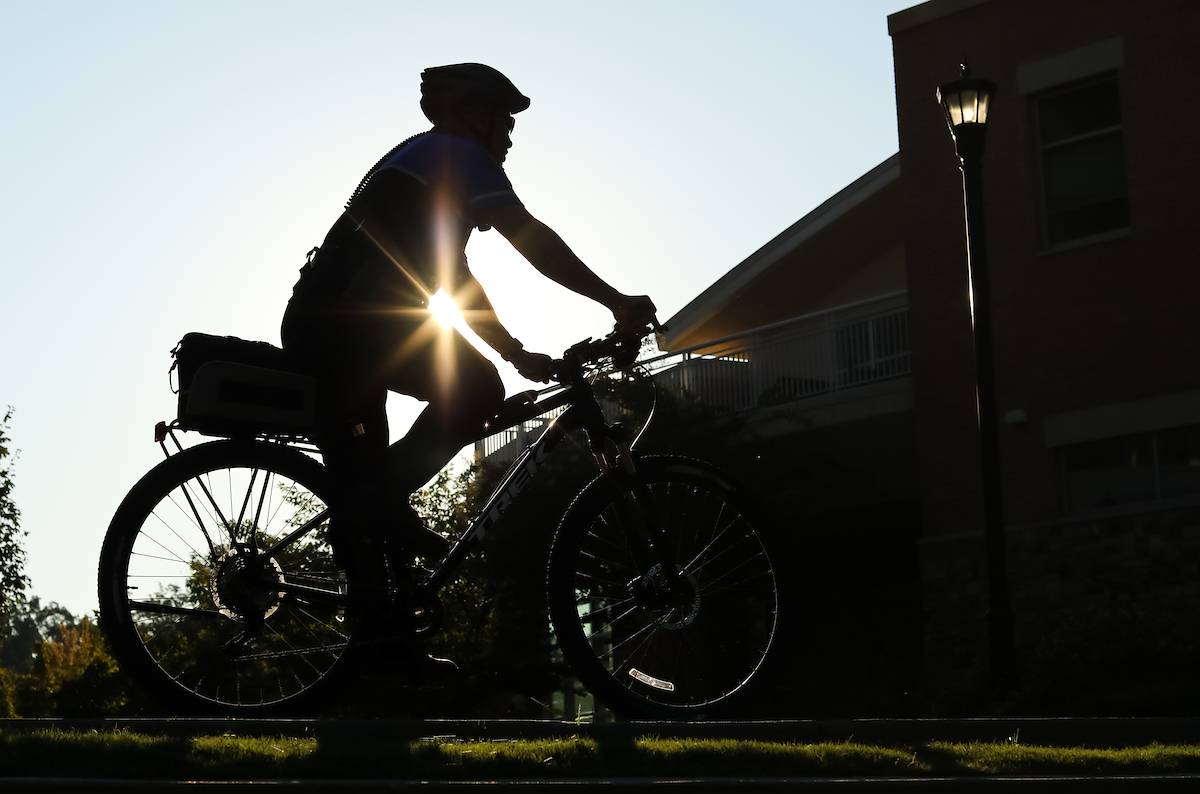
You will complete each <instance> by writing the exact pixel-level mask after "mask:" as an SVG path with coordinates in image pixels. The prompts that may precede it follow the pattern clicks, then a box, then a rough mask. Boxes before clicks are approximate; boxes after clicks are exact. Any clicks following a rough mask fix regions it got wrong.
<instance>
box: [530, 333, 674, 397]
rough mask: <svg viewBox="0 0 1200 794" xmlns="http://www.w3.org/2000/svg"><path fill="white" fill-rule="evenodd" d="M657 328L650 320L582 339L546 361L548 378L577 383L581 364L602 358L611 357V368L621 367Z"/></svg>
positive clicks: (625, 364) (630, 362)
mask: <svg viewBox="0 0 1200 794" xmlns="http://www.w3.org/2000/svg"><path fill="white" fill-rule="evenodd" d="M659 330H663V327H662V326H661V325H659V324H658V323H657V322H651V323H649V324H647V325H646V326H645V327H643V328H642V329H641V330H640V331H638V332H637V333H632V334H631V333H620V332H617V331H613V332H612V333H610V334H608V335H607V336H605V337H603V338H601V339H592V338H591V337H590V336H589V337H588V338H587V339H584V340H583V341H582V342H576V343H575V344H573V345H571V346H570V347H568V348H567V349H566V350H565V351H564V352H563V355H562V358H556V359H554V360H552V361H551V362H550V377H551V378H552V379H553V380H555V381H557V382H559V383H575V382H578V381H580V380H582V378H583V370H584V368H585V367H587V366H588V365H590V364H595V363H597V362H599V361H600V360H602V359H606V358H611V359H612V361H613V366H614V367H615V368H617V369H624V368H625V367H628V366H629V365H630V364H632V363H633V362H634V360H635V359H636V358H637V354H638V350H639V349H641V345H642V339H644V338H645V337H647V336H649V335H650V333H651V332H652V331H659Z"/></svg>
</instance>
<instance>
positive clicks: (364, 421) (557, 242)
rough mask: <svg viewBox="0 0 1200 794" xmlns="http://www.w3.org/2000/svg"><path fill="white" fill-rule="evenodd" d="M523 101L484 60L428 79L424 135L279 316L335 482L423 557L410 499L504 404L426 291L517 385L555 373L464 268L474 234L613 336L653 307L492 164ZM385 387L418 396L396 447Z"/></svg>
mask: <svg viewBox="0 0 1200 794" xmlns="http://www.w3.org/2000/svg"><path fill="white" fill-rule="evenodd" d="M528 107H529V99H528V98H527V97H525V96H524V95H522V94H521V92H520V91H518V90H517V88H516V87H515V86H514V85H513V84H512V82H511V81H509V79H508V78H506V77H505V76H504V75H503V74H501V73H500V72H498V71H496V70H495V69H493V68H491V67H489V66H484V65H483V64H476V63H465V64H455V65H451V66H440V67H434V68H430V69H426V70H425V71H424V72H422V74H421V110H422V111H423V112H424V113H425V115H426V117H428V118H429V120H430V121H431V122H432V123H433V128H432V129H431V130H429V131H427V132H423V133H420V134H419V135H415V136H413V137H412V138H409V139H408V140H406V141H404V142H403V143H401V144H399V145H398V146H396V147H395V148H393V149H392V150H391V151H390V152H388V153H387V154H386V155H384V156H383V158H381V159H380V160H379V162H377V163H376V164H375V166H374V167H373V168H371V170H370V171H368V172H367V174H366V175H365V176H364V177H363V179H362V181H361V182H360V183H359V186H358V188H357V189H356V190H355V191H354V194H353V195H352V196H351V198H350V200H349V201H348V202H347V204H346V210H345V212H343V213H342V215H341V216H340V217H339V218H338V219H337V221H336V222H335V223H334V224H333V226H332V228H330V230H329V233H328V234H327V235H326V237H325V240H324V242H322V244H321V246H320V247H319V248H318V249H316V250H315V256H313V257H311V258H310V262H309V263H308V264H307V265H305V267H304V268H303V269H302V270H301V277H300V280H299V281H298V282H297V283H296V286H295V289H294V291H293V296H292V299H291V301H290V302H289V303H288V307H287V311H286V312H285V314H284V317H283V327H282V337H283V346H284V349H285V350H287V351H289V352H290V353H292V354H293V355H295V356H297V357H299V358H300V359H301V360H303V361H305V362H307V363H308V364H309V365H310V366H311V367H313V368H314V369H315V370H316V371H317V372H318V374H320V375H321V378H320V379H321V381H322V383H323V384H324V387H323V388H324V393H323V394H322V395H321V399H320V405H321V409H320V413H321V418H320V427H319V439H318V443H319V445H320V447H321V450H322V453H323V454H324V457H325V461H326V465H327V466H328V467H329V470H330V472H331V473H332V474H333V475H334V478H335V481H336V482H337V483H338V486H339V487H340V488H342V489H344V491H345V492H346V493H347V494H348V495H349V496H350V497H351V502H353V503H354V504H356V505H358V506H359V507H360V508H361V509H363V510H370V511H371V513H370V515H369V516H367V515H366V514H364V516H363V517H369V519H371V520H383V521H386V522H387V523H389V524H390V525H391V526H394V527H400V528H401V531H402V532H403V533H404V536H405V537H406V538H407V541H406V542H407V543H408V544H409V546H410V548H411V549H412V550H413V551H416V552H417V553H423V554H426V555H428V556H434V555H436V554H437V553H438V552H439V551H441V550H442V549H441V548H440V547H439V544H440V542H441V541H440V537H438V536H436V535H435V534H434V533H432V532H430V531H428V530H425V529H424V528H423V527H421V525H420V522H419V520H417V518H416V516H415V513H414V512H413V511H412V509H411V507H409V504H408V497H409V495H410V494H411V493H412V492H413V491H414V490H416V489H417V488H419V487H420V486H421V485H422V484H424V483H425V482H427V481H428V480H429V479H430V478H431V477H432V476H433V475H434V474H436V473H437V472H438V471H439V470H440V469H441V468H442V467H443V466H445V465H446V463H447V462H449V460H450V459H451V458H452V457H453V456H454V455H455V453H457V452H458V451H459V450H460V449H462V447H463V446H464V445H465V444H467V443H468V442H469V441H471V440H472V439H473V438H475V437H476V436H477V435H478V433H479V432H480V431H481V429H482V427H483V424H484V422H485V421H486V420H488V419H490V418H491V417H492V416H493V415H495V413H496V412H497V410H498V409H499V408H500V405H501V403H502V402H503V400H504V387H503V385H502V384H501V382H500V377H499V375H498V374H497V372H496V368H495V367H494V366H493V365H492V364H491V363H490V362H489V361H488V360H487V359H486V358H484V357H483V356H482V355H481V354H480V353H479V352H478V351H476V350H475V349H474V348H473V347H472V346H471V345H470V344H469V343H467V342H466V340H465V339H463V338H462V337H461V336H460V335H459V334H457V333H456V332H454V331H453V330H440V329H438V328H437V326H436V325H434V324H433V323H432V322H431V317H430V315H429V312H428V309H427V305H428V302H429V298H430V296H431V295H432V293H434V292H436V291H437V289H438V288H441V289H443V290H445V291H446V292H447V293H449V294H450V295H452V296H454V297H455V299H456V300H457V302H458V304H459V305H460V307H461V308H462V310H463V315H464V317H465V318H466V320H467V322H468V323H469V324H470V326H471V328H472V329H473V330H474V331H475V332H476V333H477V334H479V336H480V337H481V338H482V339H483V340H484V341H485V342H486V343H487V344H488V345H490V346H491V347H492V348H493V349H495V350H496V351H497V352H498V353H499V354H500V355H501V356H502V357H503V358H504V359H505V360H506V361H508V362H510V363H511V364H512V365H513V366H515V367H516V369H517V371H518V372H520V373H521V374H522V375H523V376H525V377H526V378H529V379H530V380H535V381H545V380H547V379H548V377H549V363H550V357H549V356H546V355H542V354H540V353H532V352H529V351H526V350H525V349H524V348H523V346H522V345H521V343H520V342H519V341H517V340H516V339H515V338H513V336H512V334H510V333H509V332H508V331H507V330H505V328H504V326H503V325H501V323H500V321H499V319H498V318H497V317H496V313H495V311H494V309H493V308H492V305H491V303H490V301H489V300H488V298H487V295H485V294H484V291H483V289H482V287H481V286H480V285H479V282H478V281H476V280H475V278H474V276H472V274H471V272H470V270H469V269H468V267H467V261H466V256H465V253H464V249H465V247H466V243H467V238H468V237H469V236H470V234H471V231H472V230H473V229H475V228H478V229H480V230H486V229H488V228H490V227H494V228H495V229H496V230H498V231H499V232H500V233H501V234H502V235H504V237H505V238H507V239H508V240H509V241H510V242H511V243H512V244H513V246H514V247H515V248H516V249H517V250H518V251H519V252H520V253H521V254H522V255H523V256H524V257H525V258H526V259H528V260H529V262H530V263H531V264H532V265H533V266H534V268H536V269H537V270H538V271H540V272H541V273H542V274H543V275H545V276H547V277H548V278H550V279H552V280H554V281H556V282H558V283H559V284H561V285H562V286H564V287H566V288H567V289H570V290H572V291H574V292H577V293H579V294H580V295H584V296H586V297H588V298H591V299H592V300H595V301H597V302H598V303H601V304H603V305H604V306H606V307H608V308H609V309H610V310H612V313H613V316H614V318H615V320H616V322H617V325H618V327H628V328H631V329H633V328H641V327H643V326H644V325H645V324H646V323H647V322H648V321H649V320H650V319H651V318H652V317H653V315H654V311H655V308H654V304H653V303H652V302H651V300H650V299H649V298H648V297H646V296H644V295H643V296H629V295H624V294H622V293H620V292H618V291H617V290H615V289H613V288H612V287H611V286H609V285H608V284H607V283H606V282H605V281H604V280H603V279H601V278H600V277H599V276H597V275H596V274H595V273H593V272H592V271H591V270H590V269H589V268H588V267H587V266H586V265H585V264H584V263H583V262H582V261H580V260H579V258H578V257H577V256H575V254H574V253H573V252H572V251H571V249H570V248H568V247H567V245H566V243H564V242H563V241H562V239H561V238H560V237H559V236H558V235H557V234H556V233H555V232H554V231H553V230H552V229H550V228H549V227H548V226H546V225H545V224H543V223H541V222H540V221H538V220H537V219H536V218H534V217H533V216H532V215H531V214H530V213H529V211H528V210H527V209H526V208H525V206H524V205H523V204H522V203H521V201H520V199H518V198H517V194H516V193H515V192H514V190H513V187H512V183H511V182H510V181H509V179H508V177H507V176H506V175H505V173H504V169H503V168H502V164H503V162H504V159H505V157H506V156H507V154H508V150H509V148H511V146H512V140H511V137H510V136H511V133H512V130H513V124H514V119H513V115H514V114H516V113H519V112H521V111H523V110H525V109H526V108H528ZM389 390H391V391H395V392H399V393H401V394H409V395H412V396H414V397H417V398H418V399H421V400H424V401H426V402H427V403H428V405H427V406H426V407H425V409H424V410H423V411H422V412H421V414H420V416H418V417H417V420H416V422H415V423H414V424H413V426H412V429H411V430H410V431H409V432H408V434H407V435H406V436H405V437H404V438H403V439H401V440H400V441H398V442H396V443H395V444H393V445H392V446H391V447H390V448H389V446H388V426H387V415H386V413H385V411H384V405H385V401H386V397H387V392H388V391H389ZM380 511H382V512H380Z"/></svg>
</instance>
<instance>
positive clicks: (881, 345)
mask: <svg viewBox="0 0 1200 794" xmlns="http://www.w3.org/2000/svg"><path fill="white" fill-rule="evenodd" d="M640 363H641V365H642V367H643V368H644V369H645V370H646V371H648V372H649V373H650V374H651V376H652V377H653V378H654V380H655V382H657V383H658V384H660V385H662V386H664V387H666V388H669V389H672V390H674V391H677V392H682V393H685V394H687V395H689V396H691V397H693V398H695V399H697V400H699V401H700V402H702V403H704V404H705V405H708V406H710V407H712V408H714V409H716V410H717V411H720V412H722V413H737V412H741V411H751V410H759V409H764V408H769V407H771V406H775V405H782V404H785V403H792V402H796V401H799V400H805V399H809V398H812V397H818V396H821V395H828V394H833V393H835V392H839V391H844V390H848V389H855V388H858V387H861V386H865V385H867V384H871V383H876V382H879V381H884V380H889V379H892V378H898V377H902V376H905V375H909V374H911V372H912V355H911V346H910V344H909V334H908V294H907V293H906V292H895V293H891V294H889V295H883V296H880V297H878V298H872V299H870V300H866V301H860V302H858V303H852V304H847V305H844V306H838V307H835V308H833V309H828V310H825V311H820V312H814V313H812V314H806V315H803V316H800V317H795V318H792V319H790V320H785V321H783V322H778V323H772V324H771V325H766V326H762V327H760V328H755V329H752V330H750V331H746V332H743V333H740V334H736V335H733V336H729V337H725V338H722V339H714V340H712V341H709V342H704V343H702V344H699V345H693V346H691V347H688V348H686V349H684V350H679V351H673V352H670V353H665V354H662V355H657V356H654V357H650V358H646V359H643V360H642V361H641V362H640ZM560 412H561V409H559V411H555V412H553V413H548V414H545V415H544V416H541V417H538V418H537V419H533V420H530V421H528V422H525V423H524V424H523V425H522V426H521V427H518V428H513V429H511V430H507V431H504V432H501V433H497V434H495V435H493V436H489V437H488V438H485V439H483V440H481V441H479V442H476V444H475V452H476V455H477V456H479V457H485V458H488V457H492V456H495V455H497V453H501V454H499V457H498V459H507V458H511V457H514V456H515V455H516V454H517V453H518V452H519V451H520V450H521V449H522V448H524V447H525V446H526V445H527V444H528V443H531V442H532V441H533V440H534V439H536V438H537V436H538V434H539V433H540V432H541V428H542V427H544V426H545V424H546V423H547V422H548V421H549V420H550V419H552V418H553V417H554V416H555V415H556V414H557V413H560ZM506 448H507V449H506Z"/></svg>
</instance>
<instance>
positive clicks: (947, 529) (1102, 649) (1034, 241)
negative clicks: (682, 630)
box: [480, 0, 1200, 715]
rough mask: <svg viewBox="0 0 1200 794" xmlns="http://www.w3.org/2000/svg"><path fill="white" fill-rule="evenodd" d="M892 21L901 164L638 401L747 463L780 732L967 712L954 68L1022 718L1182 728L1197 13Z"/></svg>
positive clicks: (941, 10)
mask: <svg viewBox="0 0 1200 794" xmlns="http://www.w3.org/2000/svg"><path fill="white" fill-rule="evenodd" d="M887 24H888V29H889V32H890V34H891V37H892V42H893V51H894V64H895V80H896V108H897V124H898V130H899V143H900V151H899V153H898V155H896V156H894V157H892V158H889V159H888V160H887V161H885V162H884V163H881V164H880V165H879V166H878V167H876V168H875V169H872V170H871V171H870V172H868V173H867V174H864V175H863V177H861V178H860V179H858V180H856V181H855V182H854V183H852V184H850V185H848V186H847V187H846V188H844V189H843V190H842V191H839V192H838V193H837V194H835V195H834V196H832V197H830V199H829V200H828V201H826V202H825V203H824V204H822V205H821V206H820V207H818V208H816V209H815V210H813V211H812V212H811V213H809V214H807V215H806V216H804V217H803V218H801V219H799V220H798V221H797V222H796V223H795V224H793V225H792V226H791V227H789V228H788V229H786V230H784V231H783V232H781V233H780V234H779V235H778V236H777V237H775V238H774V239H772V240H770V241H768V242H767V243H766V244H764V245H763V247H762V248H761V249H759V250H758V251H756V252H754V253H753V254H752V255H751V256H750V257H748V258H747V259H746V260H745V261H743V262H741V263H739V264H738V265H736V266H735V267H733V268H732V269H731V270H730V271H729V272H728V273H727V274H726V275H725V276H723V277H722V278H721V279H718V280H717V281H716V282H715V283H714V284H712V285H710V286H709V287H708V288H707V289H705V290H703V291H702V292H701V293H700V294H699V295H698V296H697V297H696V298H695V299H694V300H693V301H692V302H691V303H689V304H688V305H687V306H685V307H684V308H683V309H682V310H680V312H678V313H677V314H676V315H675V317H672V318H670V319H669V320H668V325H669V326H670V329H671V330H670V333H669V334H668V336H667V338H666V339H665V340H664V349H665V350H668V351H673V352H672V353H671V355H670V356H667V357H665V358H662V359H660V360H659V365H660V369H659V372H658V374H657V375H656V377H658V378H660V379H661V380H662V381H664V382H670V383H673V384H674V385H677V386H680V387H682V388H686V389H689V390H691V391H693V393H694V394H696V395H698V396H700V397H701V398H703V399H705V400H707V401H709V402H711V403H713V404H716V405H721V406H725V407H726V408H728V409H729V411H730V412H734V413H738V414H739V415H741V416H743V417H746V418H747V425H746V426H747V429H748V443H750V444H752V445H757V448H759V449H761V451H762V458H763V460H764V468H763V470H762V471H761V472H759V471H755V470H753V469H750V468H746V469H745V470H743V471H742V472H741V473H742V474H743V475H745V476H747V478H748V479H755V480H759V481H760V484H761V483H765V482H769V484H770V487H771V491H772V494H773V496H774V498H775V499H776V500H777V502H778V504H779V506H781V509H783V510H784V512H783V513H782V515H783V517H784V522H783V524H784V526H782V527H781V528H782V529H784V530H785V531H784V532H783V533H782V534H783V535H784V536H785V537H786V538H787V539H788V542H789V543H791V544H792V549H791V550H792V551H794V552H795V553H794V554H793V555H791V557H790V559H789V562H791V563H793V564H795V563H796V562H797V561H799V565H800V566H801V570H799V571H797V572H796V576H797V578H800V579H804V580H805V581H806V582H807V583H808V585H809V590H808V591H806V593H805V598H807V599H808V600H806V601H805V603H804V604H799V605H793V607H794V608H799V609H801V610H802V611H803V613H804V618H805V626H806V629H805V633H804V635H803V636H799V637H794V638H791V639H790V642H791V643H792V646H793V647H792V651H793V660H794V662H795V664H794V665H793V666H792V668H791V669H792V671H793V672H794V675H792V676H790V681H791V683H790V684H789V685H788V686H790V687H791V688H790V689H789V688H788V686H784V687H782V688H781V690H780V696H779V701H780V702H779V704H777V705H778V707H779V708H780V709H781V710H782V711H784V712H786V713H788V714H793V715H795V714H815V713H821V712H825V713H881V712H887V711H897V710H898V711H908V710H916V711H922V712H934V713H947V712H952V711H954V710H978V709H979V708H980V707H981V703H982V702H983V701H982V700H981V693H982V692H984V687H983V686H982V684H983V683H984V681H985V673H986V660H987V658H988V653H987V644H986V638H987V625H986V616H987V609H988V603H987V582H986V578H985V570H986V558H985V549H984V539H983V533H982V524H983V520H982V512H981V505H980V480H979V464H978V461H979V458H978V446H977V430H976V418H975V395H974V382H975V381H974V377H975V375H974V356H973V352H972V340H971V332H970V328H971V318H970V312H969V304H968V299H967V292H968V288H967V278H966V267H965V245H964V230H963V207H962V189H961V182H960V176H959V172H958V169H957V167H956V163H955V160H954V148H953V145H952V142H951V140H950V136H949V133H948V131H947V129H946V125H945V122H944V120H943V116H942V113H941V110H940V108H939V107H938V106H937V103H936V101H935V98H934V90H935V87H936V86H937V85H939V84H940V83H944V82H947V81H950V80H953V79H955V78H957V77H958V75H959V70H958V64H959V63H960V62H961V61H962V60H963V59H964V58H966V59H967V60H968V61H969V65H970V67H971V73H972V75H973V76H978V77H986V78H988V79H990V80H992V81H994V82H995V83H996V84H997V88H998V93H997V96H996V98H995V100H994V102H993V105H992V109H991V114H990V118H989V124H988V133H987V150H986V153H985V156H984V165H983V174H984V181H985V182H984V188H983V196H984V202H985V219H986V226H987V245H988V254H989V261H990V267H991V271H992V272H991V277H992V282H991V288H990V295H991V304H992V310H993V311H992V314H993V330H994V336H995V340H994V341H995V344H994V355H995V367H996V382H997V403H998V412H997V413H998V415H997V416H996V417H994V419H995V421H996V422H997V423H998V426H999V443H1000V463H1001V466H1002V472H1003V483H1004V513H1005V523H1006V537H1007V554H1008V571H1009V585H1010V590H1011V595H1012V604H1013V607H1014V612H1015V632H1016V634H1015V636H1016V643H1017V657H1018V665H1019V667H1020V676H1019V680H1018V686H1017V689H1016V690H1015V691H1014V692H1013V693H1011V694H1010V696H1009V707H1010V708H1013V709H1017V710H1021V711H1025V712H1036V711H1039V710H1042V711H1046V712H1049V713H1071V712H1076V713H1078V712H1086V711H1093V712H1097V713H1117V712H1120V713H1134V712H1138V711H1141V712H1154V713H1160V714H1161V713H1172V712H1173V713H1185V712H1186V713H1190V712H1191V711H1194V710H1195V708H1197V707H1200V683H1193V680H1194V678H1195V672H1194V671H1195V670H1196V669H1197V668H1198V667H1200V635H1197V633H1196V632H1195V631H1194V630H1193V626H1194V625H1195V624H1196V623H1197V621H1198V620H1200V366H1197V364H1196V362H1197V361H1200V312H1198V311H1197V309H1196V308H1195V307H1196V304H1197V303H1198V302H1200V301H1197V299H1196V298H1195V297H1193V295H1194V294H1196V293H1198V292H1200V268H1198V267H1197V266H1196V263H1195V260H1196V259H1197V256H1196V254H1195V251H1194V248H1195V242H1194V237H1195V234H1196V231H1195V230H1196V229H1197V228H1198V227H1200V211H1198V209H1197V200H1196V199H1195V198H1194V197H1193V194H1192V187H1193V185H1196V184H1197V183H1200V152H1198V147H1197V146H1196V144H1195V138H1196V130H1197V129H1200V102H1196V101H1195V100H1194V99H1192V98H1191V97H1190V92H1189V88H1190V84H1189V83H1188V81H1187V78H1189V77H1191V76H1193V75H1196V74H1200V48H1197V47H1196V46H1195V44H1194V43H1195V41H1196V40H1197V39H1200V4H1197V3H1194V2H1192V0H1153V2H1149V3H1130V2H1127V0H1057V2H1055V3H1051V4H1047V3H1041V2H1036V0H931V2H926V3H923V4H920V5H916V6H914V7H912V8H909V9H906V10H904V11H900V12H898V13H896V14H892V15H891V16H890V17H888V19H887ZM898 318H899V319H898ZM672 356H673V357H672ZM514 439H516V436H512V437H509V436H504V437H496V438H495V439H493V440H492V442H491V443H492V446H491V447H488V446H481V447H480V453H481V454H494V453H495V451H496V450H499V449H501V448H502V447H503V445H504V444H509V445H512V444H519V443H520V439H516V440H514ZM493 447H494V448H495V449H493ZM505 448H507V447H505ZM768 462H769V463H768ZM781 462H782V464H786V465H781ZM750 465H753V464H752V463H751V464H747V466H750ZM769 473H775V474H781V475H782V476H781V477H780V478H779V480H778V481H774V480H770V481H768V479H767V477H768V474H769ZM789 510H790V511H791V512H787V511H789ZM790 519H795V521H791V522H790V523H789V520H790ZM797 682H801V683H797Z"/></svg>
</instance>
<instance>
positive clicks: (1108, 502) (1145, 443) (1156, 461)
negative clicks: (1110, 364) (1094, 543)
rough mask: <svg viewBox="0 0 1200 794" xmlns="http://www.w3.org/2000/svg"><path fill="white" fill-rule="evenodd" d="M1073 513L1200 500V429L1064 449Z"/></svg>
mask: <svg viewBox="0 0 1200 794" xmlns="http://www.w3.org/2000/svg"><path fill="white" fill-rule="evenodd" d="M1062 459H1063V471H1064V474H1065V486H1066V496H1067V505H1068V508H1069V509H1071V510H1087V509H1090V508H1099V507H1111V506H1114V505H1120V504H1128V503H1132V502H1151V501H1157V500H1161V499H1170V498H1173V497H1179V496H1192V495H1200V425H1190V426H1188V427H1177V428H1171V429H1169V430H1158V431H1155V432H1153V433H1139V434H1137V435H1132V436H1120V437H1118V438H1106V439H1103V440H1100V441H1089V442H1086V443H1083V444H1072V445H1070V446H1067V447H1063V449H1062Z"/></svg>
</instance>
